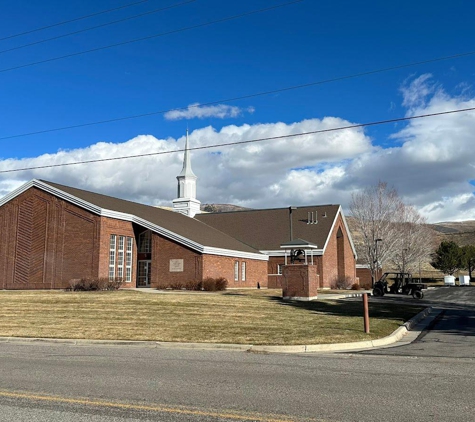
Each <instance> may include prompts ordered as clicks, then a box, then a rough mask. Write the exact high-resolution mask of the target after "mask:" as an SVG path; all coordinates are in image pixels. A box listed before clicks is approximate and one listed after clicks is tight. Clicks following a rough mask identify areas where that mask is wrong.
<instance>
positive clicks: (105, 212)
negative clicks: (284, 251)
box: [0, 179, 269, 261]
mask: <svg viewBox="0 0 475 422" xmlns="http://www.w3.org/2000/svg"><path fill="white" fill-rule="evenodd" d="M32 187H36V188H38V189H41V190H43V191H45V192H48V193H50V194H52V195H54V196H57V197H58V198H61V199H64V200H65V201H68V202H70V203H72V204H74V205H76V206H78V207H80V208H83V209H86V210H88V211H90V212H92V213H93V214H96V215H99V216H101V217H109V218H115V219H117V220H123V221H130V222H132V223H136V224H139V225H141V226H143V227H145V228H147V229H150V230H152V231H154V232H156V233H158V234H160V235H162V236H164V237H166V238H167V239H170V240H173V241H175V242H178V243H180V244H181V245H184V246H187V247H189V248H191V249H193V250H195V251H197V252H200V253H206V254H213V255H221V256H231V257H235V258H245V259H256V260H263V261H267V260H268V259H269V258H268V257H267V256H265V255H262V254H260V253H257V252H256V253H252V252H244V251H236V250H231V249H222V248H216V247H211V246H205V245H202V244H200V243H197V242H194V241H193V240H191V239H188V238H186V237H183V236H180V235H179V234H177V233H174V232H172V231H170V230H167V229H165V228H164V227H161V226H158V225H156V224H153V223H151V222H150V221H147V220H144V219H143V218H140V217H137V216H135V215H133V214H126V213H122V212H119V211H114V210H109V209H105V208H101V207H98V206H97V205H94V204H92V203H90V202H87V201H84V200H83V199H80V198H78V197H76V196H74V195H71V194H69V193H67V192H64V191H62V190H61V189H58V188H55V187H53V186H51V185H48V184H47V183H45V182H42V181H41V180H37V179H33V180H31V181H29V182H27V183H25V184H24V185H22V186H20V187H19V188H17V189H15V190H14V191H12V192H10V193H9V194H8V195H6V196H4V197H3V198H2V199H1V200H0V206H2V205H4V204H6V203H8V202H9V201H11V200H13V199H15V198H16V197H17V196H19V195H21V194H22V193H23V192H25V191H27V190H28V189H30V188H32Z"/></svg>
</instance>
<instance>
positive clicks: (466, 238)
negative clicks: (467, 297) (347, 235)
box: [346, 216, 475, 278]
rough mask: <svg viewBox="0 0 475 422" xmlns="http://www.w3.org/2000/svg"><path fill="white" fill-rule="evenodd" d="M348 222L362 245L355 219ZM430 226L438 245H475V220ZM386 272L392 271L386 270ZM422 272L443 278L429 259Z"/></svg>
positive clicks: (348, 219)
mask: <svg viewBox="0 0 475 422" xmlns="http://www.w3.org/2000/svg"><path fill="white" fill-rule="evenodd" d="M346 220H347V222H348V226H349V228H350V232H351V235H352V237H353V240H354V242H355V244H358V243H360V242H361V240H362V234H361V233H360V232H359V231H358V230H357V228H356V224H355V219H354V218H353V217H351V216H349V217H346ZM428 226H429V227H430V228H431V229H432V230H433V233H434V236H435V237H436V239H437V242H436V244H437V245H438V244H439V243H440V242H442V241H443V240H452V241H454V242H455V243H457V244H458V245H459V246H464V245H475V220H467V221H456V222H453V221H449V222H442V223H435V224H429V225H428ZM385 270H390V269H389V268H385ZM421 272H422V274H421V275H422V277H435V278H441V277H442V276H443V274H442V273H441V272H440V271H437V270H435V269H434V268H433V267H432V265H430V260H429V259H428V260H427V262H424V263H422V265H421ZM415 275H416V274H415ZM417 275H418V274H417Z"/></svg>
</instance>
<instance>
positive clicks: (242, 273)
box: [241, 262, 246, 281]
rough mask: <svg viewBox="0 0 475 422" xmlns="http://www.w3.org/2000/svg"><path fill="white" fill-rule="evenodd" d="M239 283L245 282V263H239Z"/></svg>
mask: <svg viewBox="0 0 475 422" xmlns="http://www.w3.org/2000/svg"><path fill="white" fill-rule="evenodd" d="M241 281H246V263H245V262H241Z"/></svg>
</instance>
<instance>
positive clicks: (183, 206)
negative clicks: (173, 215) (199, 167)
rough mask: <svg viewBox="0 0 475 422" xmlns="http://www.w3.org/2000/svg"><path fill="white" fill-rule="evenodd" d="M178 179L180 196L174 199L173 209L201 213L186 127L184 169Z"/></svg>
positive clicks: (192, 214) (192, 215)
mask: <svg viewBox="0 0 475 422" xmlns="http://www.w3.org/2000/svg"><path fill="white" fill-rule="evenodd" d="M176 178H177V180H178V198H176V199H174V200H173V210H174V211H177V212H180V213H182V214H185V215H187V216H189V217H194V216H195V215H196V214H199V213H200V205H201V202H200V201H198V200H197V199H196V179H198V178H197V177H196V175H195V173H193V170H192V169H191V157H190V151H189V150H188V129H186V141H185V154H184V157H183V169H182V170H181V173H180V174H179V175H178V176H177V177H176Z"/></svg>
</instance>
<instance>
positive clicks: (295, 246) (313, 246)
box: [280, 245, 318, 250]
mask: <svg viewBox="0 0 475 422" xmlns="http://www.w3.org/2000/svg"><path fill="white" fill-rule="evenodd" d="M298 248H303V249H318V246H317V245H294V246H292V247H288V246H281V247H280V249H286V250H289V249H298Z"/></svg>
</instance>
